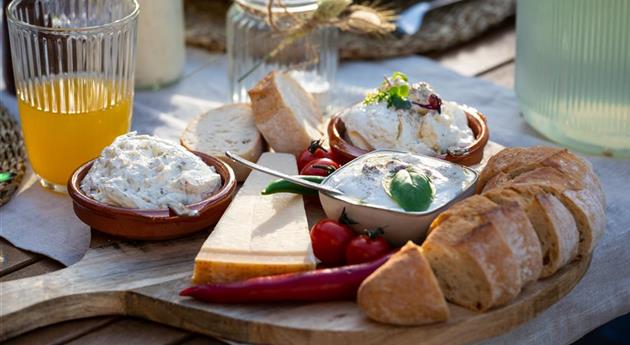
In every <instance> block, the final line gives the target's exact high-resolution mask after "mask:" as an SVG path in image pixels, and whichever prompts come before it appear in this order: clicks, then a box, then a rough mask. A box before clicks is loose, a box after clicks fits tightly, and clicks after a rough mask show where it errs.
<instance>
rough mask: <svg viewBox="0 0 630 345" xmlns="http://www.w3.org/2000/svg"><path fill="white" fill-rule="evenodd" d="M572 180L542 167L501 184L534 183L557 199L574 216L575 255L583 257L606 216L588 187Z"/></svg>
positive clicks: (603, 224) (589, 248)
mask: <svg viewBox="0 0 630 345" xmlns="http://www.w3.org/2000/svg"><path fill="white" fill-rule="evenodd" d="M571 180H572V179H571V178H570V177H568V176H567V175H566V174H564V173H563V172H561V171H559V170H557V169H555V168H552V167H543V168H538V169H534V170H531V171H528V172H524V173H522V174H520V175H518V176H516V177H515V178H513V179H509V180H507V182H505V183H504V184H501V185H500V186H504V187H505V186H519V185H537V186H540V187H541V188H542V189H544V190H545V191H546V192H547V193H551V194H553V195H554V196H555V197H556V198H558V200H560V201H561V202H562V204H563V205H564V206H565V207H566V208H567V209H568V210H569V211H570V212H571V214H572V215H573V218H574V219H575V222H576V225H577V229H578V232H579V237H580V240H579V246H578V254H579V255H580V256H584V255H588V254H589V253H591V252H592V251H593V249H594V248H595V245H596V244H597V242H598V241H599V239H601V238H602V237H603V235H604V230H605V228H606V215H605V210H604V206H603V205H602V204H601V202H600V200H601V199H600V198H598V197H597V196H595V195H594V193H593V192H592V191H591V190H590V189H586V188H584V189H573V188H574V184H573V182H572V181H571ZM495 188H496V187H495ZM485 190H487V189H484V191H485Z"/></svg>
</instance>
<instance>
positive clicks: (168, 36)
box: [135, 0, 186, 89]
mask: <svg viewBox="0 0 630 345" xmlns="http://www.w3.org/2000/svg"><path fill="white" fill-rule="evenodd" d="M138 3H139V4H140V16H139V18H138V49H137V55H136V56H137V61H138V63H137V64H136V75H135V79H136V80H135V81H136V87H137V88H140V89H158V88H160V87H162V86H165V85H169V84H171V83H174V82H176V81H177V80H179V78H180V77H181V75H182V72H183V70H184V63H185V60H186V43H185V40H184V36H185V35H184V3H183V0H138Z"/></svg>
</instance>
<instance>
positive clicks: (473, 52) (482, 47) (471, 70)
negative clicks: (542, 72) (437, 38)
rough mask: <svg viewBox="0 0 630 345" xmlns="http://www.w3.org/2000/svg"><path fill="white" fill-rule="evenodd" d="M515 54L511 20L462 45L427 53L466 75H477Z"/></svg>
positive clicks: (502, 62) (510, 58) (514, 37)
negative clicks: (439, 51)
mask: <svg viewBox="0 0 630 345" xmlns="http://www.w3.org/2000/svg"><path fill="white" fill-rule="evenodd" d="M515 56H516V30H515V27H514V22H513V21H508V22H507V23H505V24H503V25H502V26H500V27H499V28H497V29H495V30H491V31H490V32H488V33H487V34H485V35H482V36H480V37H479V38H476V39H474V40H472V41H470V42H468V43H466V44H464V45H462V46H459V47H456V48H453V49H451V50H447V51H445V52H441V53H439V54H430V55H429V57H431V58H434V59H435V60H437V61H438V62H439V63H441V64H442V65H444V66H446V67H448V68H450V69H453V70H455V71H457V72H459V73H461V74H463V75H467V76H475V75H479V74H481V73H483V72H485V71H488V70H491V69H493V68H494V67H496V66H498V65H501V64H504V63H505V62H507V61H510V60H512V59H514V57H515Z"/></svg>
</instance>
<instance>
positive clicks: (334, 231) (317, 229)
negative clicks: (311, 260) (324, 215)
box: [311, 219, 354, 265]
mask: <svg viewBox="0 0 630 345" xmlns="http://www.w3.org/2000/svg"><path fill="white" fill-rule="evenodd" d="M353 237H354V233H353V232H352V230H351V229H350V227H349V226H347V225H344V224H341V223H339V222H336V221H334V220H331V219H324V220H322V221H320V222H319V223H317V224H315V225H314V226H313V228H312V229H311V245H312V246H313V253H314V254H315V256H316V257H317V258H318V259H319V260H320V261H321V262H322V263H324V264H327V265H334V264H340V263H343V259H344V256H345V251H346V247H347V246H348V243H350V240H352V238H353Z"/></svg>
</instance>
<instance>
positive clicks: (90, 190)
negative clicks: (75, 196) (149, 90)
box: [81, 132, 221, 209]
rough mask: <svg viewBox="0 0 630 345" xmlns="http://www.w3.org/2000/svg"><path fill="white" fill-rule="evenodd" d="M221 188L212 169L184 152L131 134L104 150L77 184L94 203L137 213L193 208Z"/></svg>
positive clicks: (121, 137) (150, 137)
mask: <svg viewBox="0 0 630 345" xmlns="http://www.w3.org/2000/svg"><path fill="white" fill-rule="evenodd" d="M220 186H221V176H220V175H219V174H217V173H216V170H215V169H214V167H211V166H208V165H207V164H206V163H204V162H203V161H202V160H201V159H200V158H199V157H197V156H195V155H194V154H192V153H191V152H189V151H187V150H186V149H185V148H184V147H182V146H180V145H176V144H173V143H170V142H168V141H166V140H163V139H159V138H156V137H153V136H149V135H137V134H136V133H135V132H131V133H127V134H124V135H121V136H119V137H117V138H116V139H115V140H114V142H113V143H112V144H111V145H109V146H108V147H106V148H105V149H103V151H102V152H101V155H100V156H99V157H98V158H97V159H96V160H95V161H94V164H93V165H92V167H91V168H90V171H89V172H88V173H87V175H85V177H84V178H83V181H81V190H82V191H83V192H84V193H85V194H86V195H87V196H88V197H90V198H92V199H94V200H97V201H100V202H102V203H105V204H108V205H111V206H119V207H125V208H139V209H157V208H166V207H168V206H169V205H174V206H179V205H188V204H192V203H196V202H199V201H201V200H203V199H205V198H207V197H208V196H210V195H211V194H213V193H214V192H215V191H216V190H218V189H219V187H220Z"/></svg>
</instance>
